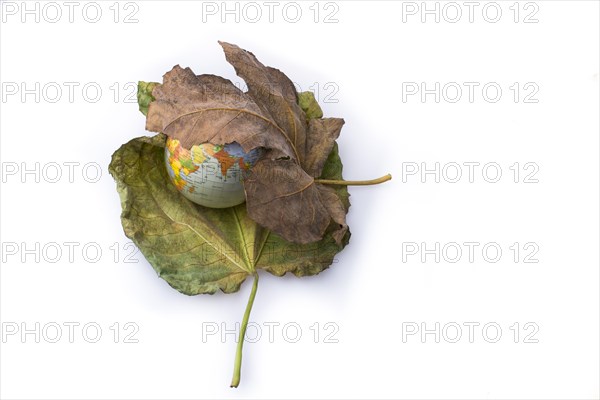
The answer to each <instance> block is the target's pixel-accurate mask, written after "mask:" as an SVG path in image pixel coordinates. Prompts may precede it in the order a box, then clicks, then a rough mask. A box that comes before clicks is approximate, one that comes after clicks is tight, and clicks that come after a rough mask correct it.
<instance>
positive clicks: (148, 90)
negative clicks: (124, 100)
mask: <svg viewBox="0 0 600 400" xmlns="http://www.w3.org/2000/svg"><path fill="white" fill-rule="evenodd" d="M156 85H158V83H157V82H142V81H139V82H138V91H137V100H138V106H139V107H140V111H141V112H142V114H144V115H148V107H149V106H150V103H152V102H153V101H154V100H155V99H154V96H152V90H153V89H154V87H155V86H156Z"/></svg>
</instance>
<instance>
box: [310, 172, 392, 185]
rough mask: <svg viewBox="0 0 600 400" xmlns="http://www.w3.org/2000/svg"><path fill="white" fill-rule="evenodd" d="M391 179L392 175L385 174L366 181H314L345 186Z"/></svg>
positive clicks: (369, 183)
mask: <svg viewBox="0 0 600 400" xmlns="http://www.w3.org/2000/svg"><path fill="white" fill-rule="evenodd" d="M390 179H392V175H390V174H387V175H384V176H382V177H380V178H377V179H371V180H368V181H344V180H337V179H315V183H322V184H324V185H346V186H350V185H353V186H357V185H377V184H379V183H383V182H386V181H389V180H390Z"/></svg>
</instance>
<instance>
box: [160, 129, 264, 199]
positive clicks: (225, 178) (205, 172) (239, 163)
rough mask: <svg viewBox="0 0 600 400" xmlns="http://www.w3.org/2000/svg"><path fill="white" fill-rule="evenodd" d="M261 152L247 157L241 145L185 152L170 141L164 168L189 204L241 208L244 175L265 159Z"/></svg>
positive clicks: (197, 147)
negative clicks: (239, 206) (260, 159)
mask: <svg viewBox="0 0 600 400" xmlns="http://www.w3.org/2000/svg"><path fill="white" fill-rule="evenodd" d="M262 150H263V149H261V148H256V149H253V150H251V151H249V152H248V153H245V152H244V150H243V149H242V146H240V145H239V144H238V143H236V142H233V143H229V144H226V145H215V144H211V143H203V144H199V145H195V146H192V148H191V149H189V150H188V149H186V148H184V147H183V146H181V144H180V142H179V140H177V139H172V138H167V143H166V146H165V164H166V167H167V172H168V174H169V176H170V177H171V181H172V182H173V184H175V187H176V188H177V190H179V192H180V193H181V194H182V195H183V196H184V197H185V198H187V199H188V200H190V201H192V202H194V203H196V204H200V205H201V206H205V207H211V208H226V207H233V206H237V205H238V204H242V203H243V202H244V201H245V200H246V198H245V194H244V184H243V178H244V172H246V171H248V170H249V169H250V168H251V167H252V166H253V165H254V164H255V163H256V161H257V160H258V159H259V158H260V156H261V155H262Z"/></svg>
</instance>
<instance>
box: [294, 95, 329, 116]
mask: <svg viewBox="0 0 600 400" xmlns="http://www.w3.org/2000/svg"><path fill="white" fill-rule="evenodd" d="M298 105H300V108H301V109H302V110H303V111H304V112H305V113H306V117H307V118H308V119H314V118H322V117H323V110H321V106H319V103H317V100H316V99H315V95H314V93H313V92H300V93H298Z"/></svg>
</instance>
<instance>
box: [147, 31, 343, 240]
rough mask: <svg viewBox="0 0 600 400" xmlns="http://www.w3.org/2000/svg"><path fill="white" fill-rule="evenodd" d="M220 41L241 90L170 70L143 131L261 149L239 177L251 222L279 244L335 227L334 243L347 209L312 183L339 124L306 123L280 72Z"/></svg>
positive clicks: (194, 141) (188, 140)
mask: <svg viewBox="0 0 600 400" xmlns="http://www.w3.org/2000/svg"><path fill="white" fill-rule="evenodd" d="M219 43H220V44H221V46H222V47H223V50H224V52H225V57H226V59H227V61H228V62H229V63H230V64H232V65H233V67H234V68H235V70H236V73H237V74H238V75H239V76H240V77H241V78H243V79H244V80H245V81H246V83H247V85H248V92H242V91H241V90H239V89H238V88H236V87H235V86H234V85H233V84H232V83H231V82H230V81H229V80H226V79H223V78H221V77H218V76H214V75H199V76H196V75H195V74H194V73H193V72H192V71H191V70H190V69H189V68H186V69H182V68H181V67H179V66H175V67H174V68H173V70H171V71H170V72H168V73H167V74H165V76H164V77H163V78H164V79H163V83H162V84H159V85H157V86H156V87H155V88H154V90H153V92H152V95H153V96H154V97H155V99H156V100H155V101H153V102H152V103H150V107H149V110H148V117H147V121H146V129H148V130H150V131H155V132H163V133H165V134H167V135H169V136H171V137H174V138H176V139H178V140H180V141H181V143H182V145H183V146H184V147H186V148H190V147H192V146H193V145H195V144H200V143H205V142H210V143H214V144H226V143H231V142H238V143H239V144H240V145H241V146H242V147H243V148H244V150H245V151H250V150H252V149H254V148H257V147H264V148H266V149H268V151H267V152H266V153H265V155H264V156H263V158H262V159H261V160H260V161H259V162H258V163H257V164H256V165H255V166H254V167H253V168H252V169H251V171H250V173H249V176H248V177H246V179H245V183H244V186H245V190H246V202H247V210H248V215H249V216H250V218H252V219H253V220H254V221H256V222H257V223H259V224H260V225H262V226H264V227H267V228H269V229H271V230H272V231H273V232H275V233H277V234H279V235H280V236H282V237H283V238H284V239H285V240H288V241H291V242H294V243H303V244H304V243H312V242H316V241H318V240H320V239H322V237H323V235H324V233H325V231H326V229H327V227H328V226H329V225H330V224H337V225H338V227H339V229H338V231H337V232H336V233H335V235H334V237H335V238H336V240H337V241H338V243H339V242H340V241H341V238H342V237H343V236H344V234H345V233H346V231H347V225H346V223H345V214H346V211H347V208H346V207H344V205H343V204H342V203H341V201H340V199H339V197H338V196H337V195H336V192H335V191H334V190H330V189H329V188H325V187H321V186H322V185H320V184H317V183H315V182H314V179H315V178H318V177H319V176H320V175H321V172H322V169H323V165H324V163H325V161H326V160H327V157H328V155H329V154H330V153H331V151H332V149H333V146H334V143H335V140H336V139H337V137H338V136H339V134H340V130H341V128H342V125H343V123H344V121H343V120H342V119H339V118H325V119H322V118H316V119H310V120H309V118H307V115H306V113H305V112H304V110H303V109H302V108H301V107H300V106H299V104H298V94H297V93H296V89H295V87H294V85H293V83H292V81H290V80H289V78H288V77H287V76H285V74H284V73H282V72H281V71H279V70H277V69H274V68H271V67H267V66H264V65H263V64H261V63H260V62H259V61H258V60H257V59H256V57H255V56H254V55H253V54H252V53H250V52H248V51H246V50H243V49H241V48H239V47H238V46H236V45H233V44H229V43H223V42H219ZM340 205H341V206H340ZM332 220H333V222H332Z"/></svg>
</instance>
